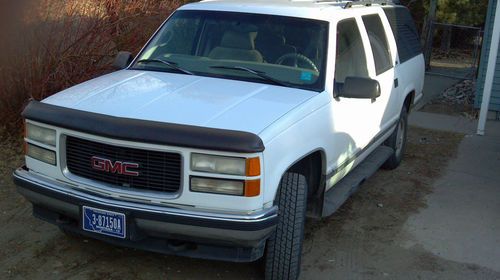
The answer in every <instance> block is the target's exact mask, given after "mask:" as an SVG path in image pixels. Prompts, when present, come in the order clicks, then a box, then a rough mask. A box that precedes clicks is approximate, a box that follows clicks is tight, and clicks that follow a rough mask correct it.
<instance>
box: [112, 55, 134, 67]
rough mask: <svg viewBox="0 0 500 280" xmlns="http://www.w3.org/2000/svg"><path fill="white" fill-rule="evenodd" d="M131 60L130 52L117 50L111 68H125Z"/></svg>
mask: <svg viewBox="0 0 500 280" xmlns="http://www.w3.org/2000/svg"><path fill="white" fill-rule="evenodd" d="M130 62H132V54H131V53H130V52H123V51H122V52H118V54H117V55H116V57H115V61H114V62H113V68H115V69H117V70H121V69H125V68H127V66H128V65H129V64H130Z"/></svg>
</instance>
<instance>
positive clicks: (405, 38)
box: [383, 7, 422, 63]
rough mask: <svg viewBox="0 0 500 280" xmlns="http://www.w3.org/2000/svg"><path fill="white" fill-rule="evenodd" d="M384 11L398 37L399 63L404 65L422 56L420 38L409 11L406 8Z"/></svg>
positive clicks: (393, 8)
mask: <svg viewBox="0 0 500 280" xmlns="http://www.w3.org/2000/svg"><path fill="white" fill-rule="evenodd" d="M383 9H384V12H385V14H386V16H387V19H388V20H389V23H390V24H391V28H392V32H393V33H394V36H395V37H396V44H397V46H398V55H399V61H400V62H401V63H403V62H405V61H407V60H409V59H412V58H414V57H415V56H417V55H420V54H421V53H422V46H421V45H420V38H419V35H418V32H417V28H416V27H415V23H414V22H413V18H412V17H411V14H410V12H409V11H408V9H407V8H405V7H397V8H395V7H386V8H383Z"/></svg>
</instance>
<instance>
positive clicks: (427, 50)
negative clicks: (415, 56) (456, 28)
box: [424, 0, 437, 70]
mask: <svg viewBox="0 0 500 280" xmlns="http://www.w3.org/2000/svg"><path fill="white" fill-rule="evenodd" d="M430 1H431V3H430V7H429V14H428V15H427V22H426V25H427V34H425V44H424V58H425V69H426V70H427V69H429V67H430V65H431V55H432V43H433V42H432V41H433V39H434V22H436V10H437V0H430Z"/></svg>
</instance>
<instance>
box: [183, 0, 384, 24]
mask: <svg viewBox="0 0 500 280" xmlns="http://www.w3.org/2000/svg"><path fill="white" fill-rule="evenodd" d="M349 2H351V3H352V4H353V6H352V8H349V9H344V7H345V6H346V4H347V3H349ZM376 2H377V1H376V0H374V5H372V6H371V7H377V6H380V5H377V4H376ZM388 2H390V0H388ZM360 3H361V2H360ZM387 5H392V4H390V3H387ZM359 8H369V7H366V6H365V5H357V3H356V1H337V0H332V1H324V0H319V1H318V0H205V1H201V2H197V3H191V4H187V5H185V6H183V7H181V8H180V9H181V10H210V11H231V12H245V13H257V14H271V15H282V16H293V17H303V18H311V19H320V20H329V19H331V15H332V12H340V11H353V10H357V9H359Z"/></svg>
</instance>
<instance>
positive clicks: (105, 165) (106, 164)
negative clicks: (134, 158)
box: [90, 156, 139, 176]
mask: <svg viewBox="0 0 500 280" xmlns="http://www.w3.org/2000/svg"><path fill="white" fill-rule="evenodd" d="M90 164H91V166H92V169H95V170H99V171H103V172H108V173H113V174H120V175H127V176H139V172H137V171H134V170H131V169H132V168H139V164H137V163H133V162H124V161H115V162H113V161H111V160H109V159H106V158H102V157H97V156H93V157H92V158H91V159H90Z"/></svg>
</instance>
